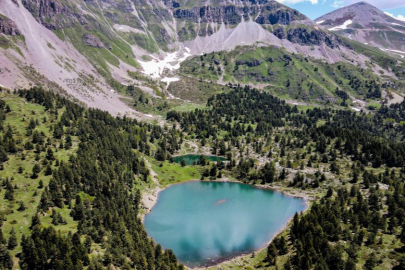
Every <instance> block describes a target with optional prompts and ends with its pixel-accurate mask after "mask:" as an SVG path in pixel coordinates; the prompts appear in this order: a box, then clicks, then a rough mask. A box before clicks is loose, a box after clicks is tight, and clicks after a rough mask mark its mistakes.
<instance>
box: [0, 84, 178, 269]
mask: <svg viewBox="0 0 405 270" xmlns="http://www.w3.org/2000/svg"><path fill="white" fill-rule="evenodd" d="M0 94H1V96H2V100H1V102H0V109H1V112H0V119H1V126H0V127H1V129H0V130H1V142H2V144H0V155H1V169H2V170H1V171H0V174H1V178H2V180H1V181H2V182H1V184H2V185H1V190H0V191H1V192H0V196H1V197H0V202H1V203H0V205H1V209H0V210H1V212H0V215H1V219H0V220H1V225H2V226H1V230H0V232H1V234H0V235H1V238H0V239H1V241H0V252H1V256H0V265H1V268H2V269H11V268H12V265H13V262H12V258H11V257H10V256H15V255H16V254H17V253H19V264H20V267H21V269H62V268H63V269H65V268H66V269H83V267H88V269H101V268H103V267H108V266H112V265H114V266H115V267H120V268H121V269H130V268H134V267H135V266H136V267H137V268H142V269H177V268H182V266H180V265H178V264H177V260H176V258H175V256H174V255H173V253H172V252H171V251H170V250H167V251H162V249H161V247H160V246H159V245H156V244H155V243H154V242H153V241H152V240H150V239H149V238H148V236H147V234H146V232H145V230H144V228H143V225H142V223H141V220H140V219H139V217H138V212H139V203H140V192H139V188H140V187H141V186H142V185H144V184H145V183H147V182H148V181H150V180H149V178H148V175H149V170H148V169H147V167H146V166H145V162H144V160H143V158H142V157H143V156H144V155H150V154H152V151H151V146H152V144H151V143H150V141H154V142H156V143H158V142H159V143H162V144H164V145H166V148H165V150H166V151H168V153H170V152H174V151H175V150H176V149H177V147H178V141H177V140H178V139H179V138H180V136H179V135H178V133H177V132H176V131H175V130H171V131H170V132H171V135H169V134H166V132H167V131H166V130H164V129H162V128H160V127H158V126H151V125H148V124H144V123H139V122H137V121H135V120H130V119H126V118H113V117H111V116H110V115H109V114H108V113H106V112H102V111H99V110H85V109H83V108H82V107H80V106H79V105H76V104H75V103H72V102H71V101H68V100H66V99H64V98H62V97H60V96H58V95H55V94H53V93H52V92H46V91H44V90H41V89H37V88H34V89H30V90H28V91H25V90H21V91H19V92H18V93H17V94H18V96H17V94H9V93H6V92H1V93H0ZM24 103H27V105H25V104H24ZM163 137H164V138H163ZM56 230H58V231H60V233H58V232H57V231H56Z"/></svg>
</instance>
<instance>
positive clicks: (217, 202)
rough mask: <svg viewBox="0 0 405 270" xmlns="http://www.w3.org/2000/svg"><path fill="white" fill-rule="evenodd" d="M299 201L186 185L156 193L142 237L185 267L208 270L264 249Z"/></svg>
mask: <svg viewBox="0 0 405 270" xmlns="http://www.w3.org/2000/svg"><path fill="white" fill-rule="evenodd" d="M306 207H307V206H306V202H305V200H304V199H301V198H295V197H292V196H288V195H284V194H283V193H280V192H277V191H272V190H268V189H259V188H255V187H253V186H251V185H245V184H239V183H229V182H202V181H192V182H186V183H182V184H177V185H173V186H170V187H169V188H167V189H165V190H163V191H162V192H160V193H159V198H158V201H157V203H156V205H155V206H154V207H153V209H152V211H151V212H150V213H149V214H148V215H146V216H145V220H144V224H145V227H146V231H147V232H148V234H149V236H151V237H152V238H153V239H154V240H155V241H156V242H157V243H159V244H161V245H162V247H163V248H164V249H172V250H173V252H174V253H175V254H176V256H177V258H178V259H179V260H180V262H182V263H184V264H185V265H186V266H188V267H202V266H209V265H214V264H216V263H219V262H222V261H225V260H227V259H230V258H232V257H234V256H237V255H240V254H245V253H251V252H253V251H255V250H257V249H260V248H262V247H264V246H266V245H267V243H268V242H269V241H270V240H271V239H272V237H273V236H275V234H276V233H277V232H278V231H280V230H281V229H282V228H283V227H284V226H285V225H286V224H287V222H288V221H289V219H290V218H292V217H293V216H294V214H295V213H296V212H302V211H304V210H305V209H306Z"/></svg>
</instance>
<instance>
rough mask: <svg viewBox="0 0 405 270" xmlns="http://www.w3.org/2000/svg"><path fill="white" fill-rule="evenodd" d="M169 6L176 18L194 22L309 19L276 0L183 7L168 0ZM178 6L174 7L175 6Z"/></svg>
mask: <svg viewBox="0 0 405 270" xmlns="http://www.w3.org/2000/svg"><path fill="white" fill-rule="evenodd" d="M166 5H167V6H168V7H169V8H173V9H174V11H173V15H174V17H175V18H176V19H181V20H186V21H189V22H194V23H198V22H200V23H225V24H238V23H240V22H241V21H242V19H243V20H245V21H247V20H250V19H253V20H254V21H255V22H256V23H258V24H271V25H274V24H281V25H289V24H290V23H292V22H294V21H298V20H305V19H307V18H306V17H305V16H304V15H302V14H301V13H299V12H298V11H296V10H293V9H289V8H286V7H285V6H283V5H281V4H279V3H278V2H276V1H262V2H260V3H254V1H241V2H240V4H239V5H234V4H227V3H224V4H223V5H218V6H207V5H204V6H196V7H193V8H183V7H182V6H181V5H180V4H179V3H176V2H172V1H170V2H166ZM175 6H176V7H177V8H174V7H175Z"/></svg>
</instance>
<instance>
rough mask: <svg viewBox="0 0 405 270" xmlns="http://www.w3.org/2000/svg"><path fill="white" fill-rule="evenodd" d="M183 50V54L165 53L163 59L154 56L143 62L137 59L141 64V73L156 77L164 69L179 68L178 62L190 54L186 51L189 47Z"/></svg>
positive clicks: (158, 76)
mask: <svg viewBox="0 0 405 270" xmlns="http://www.w3.org/2000/svg"><path fill="white" fill-rule="evenodd" d="M185 50H186V52H183V54H181V52H174V53H169V54H167V55H166V56H165V58H163V59H158V58H156V57H154V59H153V60H152V61H149V62H144V61H141V60H138V62H139V63H140V64H141V66H142V68H143V70H144V71H143V73H145V74H146V75H149V76H151V77H152V78H154V79H158V78H160V77H161V75H162V73H163V71H164V70H165V69H168V70H171V71H172V70H177V69H179V68H180V63H181V62H183V61H184V60H186V59H187V57H189V56H191V54H190V53H189V52H188V51H190V49H188V48H185Z"/></svg>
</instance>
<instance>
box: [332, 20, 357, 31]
mask: <svg viewBox="0 0 405 270" xmlns="http://www.w3.org/2000/svg"><path fill="white" fill-rule="evenodd" d="M352 23H353V21H352V20H347V21H345V22H344V23H343V24H342V25H339V26H335V27H333V28H331V29H329V30H330V31H337V30H344V29H347V26H349V25H350V24H352Z"/></svg>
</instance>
